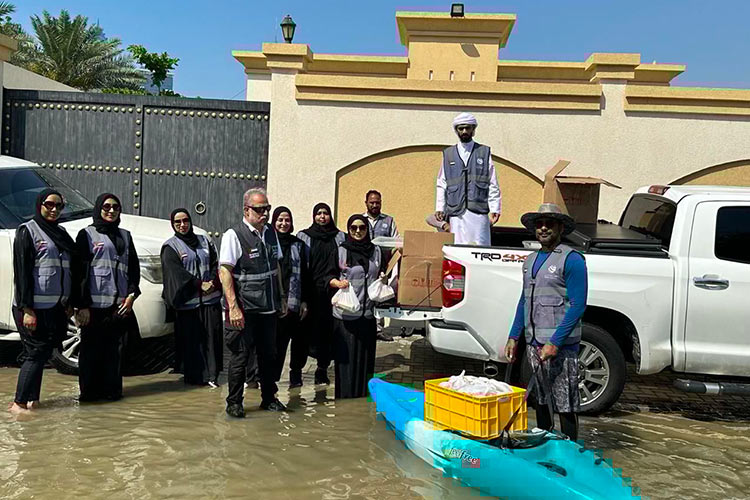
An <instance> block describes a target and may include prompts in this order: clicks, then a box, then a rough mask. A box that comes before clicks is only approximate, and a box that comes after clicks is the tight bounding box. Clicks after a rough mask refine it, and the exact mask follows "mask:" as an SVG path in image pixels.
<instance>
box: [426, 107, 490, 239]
mask: <svg viewBox="0 0 750 500" xmlns="http://www.w3.org/2000/svg"><path fill="white" fill-rule="evenodd" d="M476 129H477V120H476V118H474V116H473V115H471V114H469V113H461V114H460V115H458V116H456V118H454V119H453V130H454V131H455V132H456V135H458V138H459V142H458V144H456V145H455V146H451V147H449V148H446V149H445V151H443V164H442V166H441V167H440V172H439V173H438V178H437V192H436V196H435V198H436V202H435V210H436V211H435V217H436V218H437V220H438V221H440V222H443V221H446V222H448V224H449V225H450V231H451V232H452V233H453V234H454V235H455V243H456V244H467V245H480V246H489V245H490V226H491V224H495V223H496V222H497V221H498V219H499V218H500V207H501V194H500V187H499V186H498V184H497V177H496V176H495V166H494V165H493V164H492V155H491V153H490V148H489V146H484V145H482V144H479V143H476V142H474V139H473V138H474V133H475V132H476ZM488 214H489V215H488Z"/></svg>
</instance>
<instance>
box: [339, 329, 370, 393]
mask: <svg viewBox="0 0 750 500" xmlns="http://www.w3.org/2000/svg"><path fill="white" fill-rule="evenodd" d="M333 322H334V338H335V347H334V353H335V358H334V359H335V362H336V381H335V383H336V388H335V391H334V395H335V398H336V399H345V398H362V397H365V396H367V382H369V381H370V379H371V378H372V375H373V373H374V372H375V350H376V335H377V325H376V321H375V318H359V319H355V320H346V321H345V320H341V319H335V318H334V320H333Z"/></svg>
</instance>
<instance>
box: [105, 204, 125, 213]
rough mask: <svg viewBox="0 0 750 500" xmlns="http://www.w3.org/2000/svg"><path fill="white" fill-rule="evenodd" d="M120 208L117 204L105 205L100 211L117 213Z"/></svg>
mask: <svg viewBox="0 0 750 500" xmlns="http://www.w3.org/2000/svg"><path fill="white" fill-rule="evenodd" d="M120 208H121V207H120V205H119V204H117V203H105V204H104V205H102V211H104V212H119V211H120Z"/></svg>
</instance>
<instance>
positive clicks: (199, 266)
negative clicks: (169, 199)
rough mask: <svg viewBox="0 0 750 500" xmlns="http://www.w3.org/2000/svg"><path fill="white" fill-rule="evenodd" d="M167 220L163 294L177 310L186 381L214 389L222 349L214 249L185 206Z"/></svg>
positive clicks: (181, 357)
mask: <svg viewBox="0 0 750 500" xmlns="http://www.w3.org/2000/svg"><path fill="white" fill-rule="evenodd" d="M169 220H170V221H171V222H172V229H174V236H172V237H171V238H170V239H168V240H167V241H166V242H165V243H164V245H163V246H162V248H161V267H162V271H163V274H164V290H163V291H162V297H164V302H166V304H167V306H169V307H171V308H172V309H174V310H175V336H176V337H177V338H178V339H179V341H178V342H177V346H178V349H179V351H180V359H182V362H183V373H184V374H185V383H186V384H190V385H209V386H211V387H218V379H219V372H220V371H221V369H222V362H223V352H222V320H221V305H220V304H219V302H220V300H221V283H220V281H219V263H218V261H219V259H218V256H217V254H216V248H215V247H214V245H213V243H211V241H210V240H209V239H208V238H207V237H206V236H203V235H202V234H195V232H194V231H193V222H192V220H191V219H190V214H189V213H188V211H187V209H185V208H177V209H175V210H173V211H172V213H171V214H170V216H169Z"/></svg>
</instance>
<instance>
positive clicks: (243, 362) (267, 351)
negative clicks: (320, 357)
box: [224, 311, 278, 404]
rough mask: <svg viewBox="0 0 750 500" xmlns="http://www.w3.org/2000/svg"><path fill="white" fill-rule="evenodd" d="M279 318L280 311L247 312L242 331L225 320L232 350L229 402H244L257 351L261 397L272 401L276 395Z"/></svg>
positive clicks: (266, 400) (228, 372) (229, 368)
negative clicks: (252, 357)
mask: <svg viewBox="0 0 750 500" xmlns="http://www.w3.org/2000/svg"><path fill="white" fill-rule="evenodd" d="M276 321H277V317H276V314H257V313H252V312H248V311H245V327H244V328H243V329H242V330H237V329H234V328H231V327H227V325H226V323H225V330H224V339H225V341H226V344H227V348H228V349H229V353H230V356H229V367H228V368H227V379H228V380H227V385H228V386H229V387H228V389H229V395H228V396H227V404H242V399H243V391H244V389H245V387H244V385H245V378H246V369H247V363H248V359H249V357H250V355H251V354H252V352H253V350H254V351H255V352H256V354H257V361H258V374H259V375H260V396H261V399H262V400H263V402H270V401H273V400H274V398H275V397H276V392H277V391H278V388H277V387H276V379H275V373H274V371H275V366H276Z"/></svg>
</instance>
